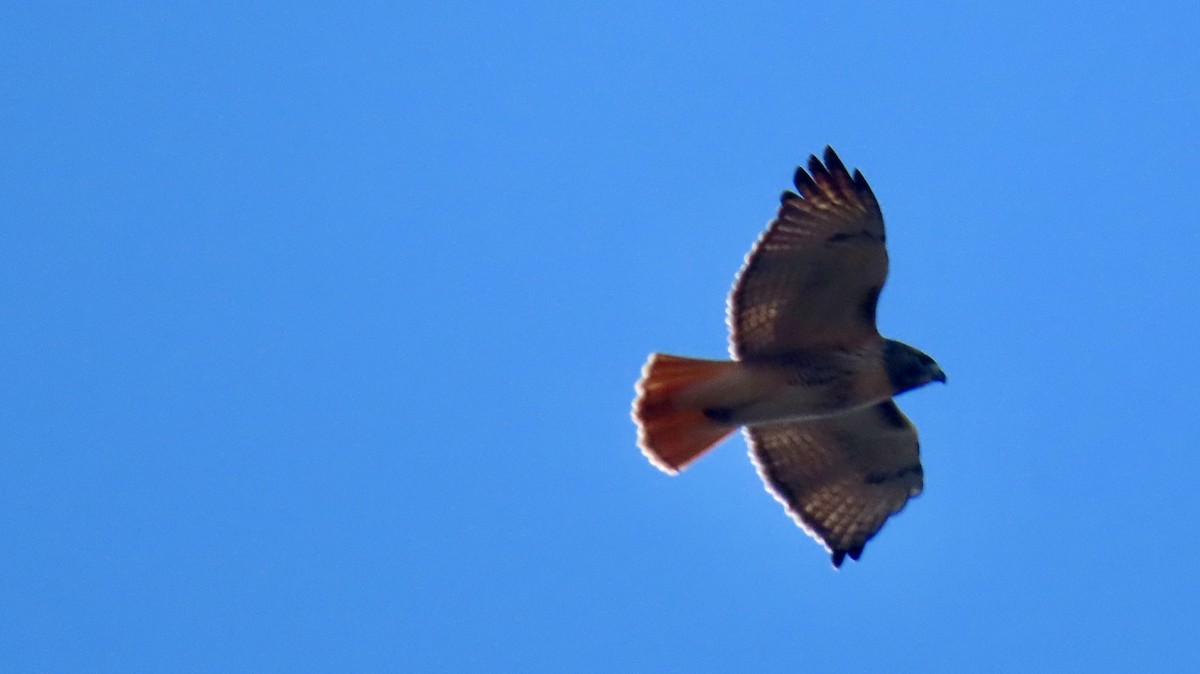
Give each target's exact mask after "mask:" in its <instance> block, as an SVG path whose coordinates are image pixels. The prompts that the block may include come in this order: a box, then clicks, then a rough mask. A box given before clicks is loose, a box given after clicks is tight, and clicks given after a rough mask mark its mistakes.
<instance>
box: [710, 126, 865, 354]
mask: <svg viewBox="0 0 1200 674" xmlns="http://www.w3.org/2000/svg"><path fill="white" fill-rule="evenodd" d="M810 174H811V175H810ZM794 182H795V184H796V190H797V192H798V193H794V192H784V194H783V198H782V203H781V204H780V207H779V213H778V215H777V216H776V218H775V220H773V221H772V222H771V224H770V225H769V226H768V227H767V231H766V232H764V233H763V235H762V237H761V238H760V239H759V240H758V242H757V243H756V244H755V245H754V248H753V249H752V250H751V251H750V254H749V255H747V256H746V263H745V264H744V265H743V266H742V269H741V271H740V272H739V273H738V277H737V281H736V282H735V283H734V287H733V292H732V293H731V294H730V296H729V316H728V321H729V328H730V336H729V342H730V353H731V354H732V355H733V357H734V358H738V359H745V358H753V357H755V356H766V357H769V356H774V355H780V354H782V353H787V352H789V351H796V350H803V349H820V348H830V347H847V346H853V345H855V344H858V343H861V342H862V341H864V340H866V339H871V338H877V337H878V335H879V333H878V331H877V330H876V328H875V303H876V302H877V301H878V299H879V292H880V290H881V289H882V288H883V282H884V280H885V279H886V278H887V272H888V258H887V249H886V247H885V245H884V231H883V214H882V213H881V212H880V210H879V204H878V202H877V201H876V200H875V195H874V193H872V192H871V188H870V186H868V185H867V181H866V179H864V178H863V176H862V174H861V173H859V172H858V171H855V172H854V175H850V173H849V172H847V171H846V167H845V165H844V164H842V160H841V159H839V158H838V156H837V154H835V153H834V151H833V149H832V148H825V163H824V164H822V163H821V161H820V160H818V159H817V158H816V157H815V156H813V157H810V158H809V160H808V172H805V170H804V169H803V168H798V169H796V175H795V180H794Z"/></svg>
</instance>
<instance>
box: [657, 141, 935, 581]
mask: <svg viewBox="0 0 1200 674" xmlns="http://www.w3.org/2000/svg"><path fill="white" fill-rule="evenodd" d="M794 182H795V184H796V192H791V191H787V192H784V193H783V197H782V199H781V202H782V203H781V205H780V207H779V213H778V215H777V216H776V218H775V219H774V220H773V221H772V222H771V224H770V225H769V226H768V227H767V230H766V232H764V233H763V235H762V237H761V238H759V240H758V243H756V244H755V245H754V248H752V249H751V251H750V254H749V255H747V256H746V263H745V265H744V266H743V267H742V270H741V272H739V273H738V276H737V281H736V282H735V283H734V286H733V292H732V293H731V294H730V296H729V316H728V321H729V328H730V335H729V343H730V348H729V351H730V354H731V355H732V356H733V360H698V359H694V358H682V357H679V356H671V355H667V354H661V353H656V354H653V355H651V356H650V359H649V361H648V362H647V363H646V366H645V368H643V370H642V378H641V380H640V381H639V382H638V383H637V398H636V399H635V400H634V403H633V419H634V421H635V422H636V423H637V427H638V445H639V446H640V447H641V448H642V452H643V453H644V454H645V455H646V457H647V458H649V459H650V462H651V463H653V464H654V465H655V466H657V467H658V468H660V469H662V470H663V471H665V472H667V473H671V474H674V473H676V472H678V471H679V470H682V469H683V468H684V467H685V466H687V465H688V464H689V463H691V462H692V461H694V460H695V459H696V458H697V457H698V456H700V455H701V454H702V453H703V452H704V451H705V450H707V449H709V448H710V447H712V446H713V445H715V444H717V443H718V442H720V441H721V440H722V439H724V438H725V437H726V436H728V435H729V434H730V433H732V432H733V431H734V430H736V429H737V428H738V427H739V426H742V427H745V434H746V437H747V439H748V442H749V445H750V451H751V458H752V459H753V461H754V464H755V465H756V466H757V468H758V473H759V475H761V476H762V479H763V482H765V483H766V485H767V489H768V490H769V491H770V492H771V493H772V494H773V495H774V496H775V498H776V499H778V500H779V502H780V503H782V504H783V506H784V507H785V508H786V509H787V511H788V513H789V514H790V515H791V516H792V518H793V519H795V520H796V522H797V523H798V524H799V525H800V526H801V527H803V529H804V530H805V531H806V532H808V534H809V535H810V536H812V537H813V538H815V539H816V540H817V541H819V542H820V543H821V544H822V545H824V546H825V548H826V549H827V550H828V551H829V553H830V555H831V557H832V559H833V565H834V566H835V567H840V566H841V564H842V562H843V561H844V560H845V558H846V555H849V556H850V558H851V559H858V558H859V555H861V554H862V551H863V546H864V545H866V543H867V541H868V540H870V539H871V537H872V536H874V535H875V534H876V532H878V531H879V529H880V527H882V526H883V523H884V522H885V521H887V518H888V517H890V516H891V515H893V514H895V513H896V512H898V511H899V510H900V509H901V508H903V507H904V504H905V503H907V502H908V499H910V498H912V497H913V496H916V495H917V494H919V493H921V489H922V486H923V483H924V481H923V471H922V468H921V459H920V456H919V454H918V451H917V431H916V429H915V428H914V427H913V425H912V423H911V422H910V421H909V420H908V418H907V417H905V416H904V414H903V413H902V412H901V411H900V409H899V408H898V407H896V403H895V402H894V401H893V400H892V398H893V397H894V396H896V395H898V394H900V393H903V392H905V391H909V390H911V389H914V388H917V387H920V386H924V385H925V384H928V383H930V382H933V381H940V382H945V381H946V375H945V374H944V373H943V372H942V370H941V368H940V367H938V365H937V363H935V362H934V361H933V359H932V358H930V357H929V356H927V355H925V354H924V353H921V352H920V351H918V350H916V349H914V348H913V347H911V346H908V345H907V344H902V343H900V342H897V341H894V340H891V339H884V338H883V337H882V336H880V334H879V331H878V330H877V329H876V327H875V305H876V303H877V302H878V300H879V292H880V290H882V288H883V282H884V280H885V279H886V278H887V271H888V257H887V248H886V247H885V245H884V232H883V214H882V213H880V211H879V204H878V202H876V201H875V195H874V194H873V193H872V192H871V188H870V187H869V186H868V185H867V181H866V180H865V179H864V178H863V176H862V174H861V173H859V172H858V171H855V172H854V174H853V175H851V174H850V173H848V172H847V171H846V167H845V165H843V164H842V161H841V159H839V158H838V156H837V155H836V154H835V153H834V151H833V149H832V148H828V147H827V148H825V162H824V163H823V164H822V163H821V161H820V160H819V159H817V158H816V157H815V156H812V157H809V160H808V171H805V170H804V168H803V167H800V168H797V169H796V175H795V179H794Z"/></svg>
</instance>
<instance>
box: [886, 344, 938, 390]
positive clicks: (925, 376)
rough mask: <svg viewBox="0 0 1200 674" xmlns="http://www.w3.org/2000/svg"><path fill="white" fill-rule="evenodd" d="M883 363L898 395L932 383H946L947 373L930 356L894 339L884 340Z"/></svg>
mask: <svg viewBox="0 0 1200 674" xmlns="http://www.w3.org/2000/svg"><path fill="white" fill-rule="evenodd" d="M883 363H884V366H885V367H886V368H887V375H888V379H889V380H890V381H891V382H892V388H893V389H895V392H896V393H897V394H899V393H904V392H905V391H911V390H912V389H915V388H918V387H921V386H924V385H926V384H928V383H929V382H931V381H940V382H943V383H945V381H946V373H945V372H942V368H940V367H938V364H937V363H935V362H933V359H932V358H930V357H929V356H927V355H925V354H923V353H921V352H920V351H917V350H916V349H914V348H912V347H911V346H909V345H907V344H904V343H902V342H897V341H896V340H893V339H888V340H884V344H883Z"/></svg>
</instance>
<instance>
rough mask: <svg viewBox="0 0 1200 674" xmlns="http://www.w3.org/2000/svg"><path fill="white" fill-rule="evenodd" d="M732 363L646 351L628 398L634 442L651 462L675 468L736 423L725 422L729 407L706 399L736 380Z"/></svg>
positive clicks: (673, 470)
mask: <svg viewBox="0 0 1200 674" xmlns="http://www.w3.org/2000/svg"><path fill="white" fill-rule="evenodd" d="M737 368H738V363H736V362H734V361H728V360H701V359H697V358H683V357H680V356H671V355H668V354H665V353H655V354H651V356H650V360H648V361H646V366H645V367H643V368H642V378H641V380H639V381H638V383H637V398H635V399H634V401H633V421H634V423H636V424H637V427H638V446H639V447H641V449H642V453H643V454H645V455H646V458H647V459H649V460H650V463H652V464H654V465H655V466H656V467H657V468H659V469H660V470H662V471H664V472H666V473H671V474H674V473H677V472H679V471H680V470H682V469H683V468H684V467H685V466H687V465H688V464H689V463H691V462H692V461H695V460H696V458H697V457H699V456H700V455H701V454H703V453H704V452H705V451H706V450H708V449H709V448H710V447H712V446H713V445H715V444H717V443H718V442H720V441H721V440H724V439H725V438H726V436H728V435H729V434H730V433H732V432H733V431H734V429H736V428H737V425H736V424H730V423H728V416H729V414H730V411H731V410H730V408H728V407H721V406H720V405H719V404H705V402H708V403H712V398H713V397H714V394H716V396H717V397H718V398H719V397H722V396H720V393H721V392H722V389H724V388H728V387H729V386H732V385H735V382H734V381H733V379H732V378H727V375H730V374H732V373H734V372H735V371H736V370H737ZM723 379H728V383H726V382H724V381H722V380H723ZM723 417H724V418H725V420H724V421H722V418H723Z"/></svg>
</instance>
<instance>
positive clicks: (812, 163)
mask: <svg viewBox="0 0 1200 674" xmlns="http://www.w3.org/2000/svg"><path fill="white" fill-rule="evenodd" d="M808 172H809V173H811V174H812V177H813V180H816V181H817V182H821V181H822V179H828V178H829V171H828V170H827V169H826V168H825V165H824V164H822V163H821V160H820V159H817V155H815V154H810V155H808Z"/></svg>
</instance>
